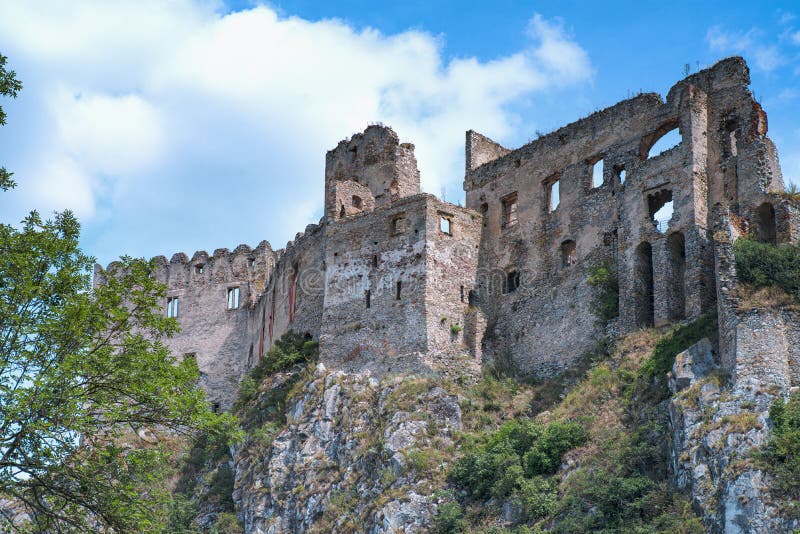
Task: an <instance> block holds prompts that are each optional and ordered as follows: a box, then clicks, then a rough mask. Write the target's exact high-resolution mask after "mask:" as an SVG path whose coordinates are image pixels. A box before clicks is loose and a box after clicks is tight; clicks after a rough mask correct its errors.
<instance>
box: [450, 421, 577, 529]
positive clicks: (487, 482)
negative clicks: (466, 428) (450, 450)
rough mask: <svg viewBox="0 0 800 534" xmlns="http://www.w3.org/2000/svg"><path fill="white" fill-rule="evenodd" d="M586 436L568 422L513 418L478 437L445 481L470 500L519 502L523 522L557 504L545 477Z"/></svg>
mask: <svg viewBox="0 0 800 534" xmlns="http://www.w3.org/2000/svg"><path fill="white" fill-rule="evenodd" d="M588 437H589V436H588V433H587V431H586V430H585V429H584V428H583V427H582V426H581V425H579V424H577V423H574V422H571V421H566V422H561V421H556V422H553V423H550V424H548V425H543V424H541V423H537V422H534V421H529V420H513V421H510V422H508V423H506V424H504V425H503V426H502V427H500V429H498V430H497V431H496V432H494V433H492V434H489V435H485V436H483V440H484V443H483V445H481V446H479V447H476V448H475V449H474V450H473V451H471V452H470V453H468V454H467V455H466V456H464V457H463V458H461V459H460V460H458V461H457V462H456V463H455V464H454V465H453V467H452V468H451V470H450V479H451V480H452V481H453V482H455V483H456V484H458V485H459V486H461V487H463V488H464V489H466V490H467V492H468V494H469V496H470V498H472V499H474V500H479V499H488V498H496V499H506V498H509V499H511V500H512V501H514V502H516V503H517V504H519V505H520V507H521V508H522V510H523V511H524V515H525V518H526V520H530V519H538V518H542V517H546V516H547V515H549V514H550V513H552V511H553V510H554V509H555V506H556V502H557V498H556V483H555V481H554V480H553V479H552V477H551V476H550V475H552V474H553V473H555V471H556V470H557V469H558V467H559V466H560V465H561V458H562V456H563V455H564V453H566V452H567V451H569V450H570V449H573V448H575V447H577V446H579V445H582V444H583V443H585V442H586V440H587V439H588Z"/></svg>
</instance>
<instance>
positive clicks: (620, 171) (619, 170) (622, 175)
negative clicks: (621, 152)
mask: <svg viewBox="0 0 800 534" xmlns="http://www.w3.org/2000/svg"><path fill="white" fill-rule="evenodd" d="M614 173H615V174H616V175H617V179H618V180H619V185H623V184H624V183H625V179H626V178H627V177H628V173H627V171H625V167H614Z"/></svg>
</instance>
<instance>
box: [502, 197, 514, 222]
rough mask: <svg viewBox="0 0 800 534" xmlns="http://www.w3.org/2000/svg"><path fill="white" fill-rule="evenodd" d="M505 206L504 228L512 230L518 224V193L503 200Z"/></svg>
mask: <svg viewBox="0 0 800 534" xmlns="http://www.w3.org/2000/svg"><path fill="white" fill-rule="evenodd" d="M501 202H502V204H503V221H502V227H503V228H510V227H512V226H514V225H515V224H517V193H511V194H510V195H506V196H505V197H503V198H502V200H501Z"/></svg>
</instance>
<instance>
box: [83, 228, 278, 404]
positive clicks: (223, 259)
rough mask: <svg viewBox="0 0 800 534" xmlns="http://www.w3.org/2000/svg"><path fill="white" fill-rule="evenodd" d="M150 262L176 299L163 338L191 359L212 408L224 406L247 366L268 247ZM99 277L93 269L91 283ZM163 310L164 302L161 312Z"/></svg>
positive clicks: (268, 267)
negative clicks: (175, 327) (173, 329)
mask: <svg viewBox="0 0 800 534" xmlns="http://www.w3.org/2000/svg"><path fill="white" fill-rule="evenodd" d="M154 261H155V264H156V277H157V279H158V280H159V281H160V282H162V283H164V284H165V285H166V286H167V297H168V298H178V316H177V321H178V323H179V325H180V327H181V330H180V332H179V333H178V334H177V335H176V336H175V337H173V338H172V339H170V340H169V345H170V348H171V349H172V351H173V354H175V355H176V356H178V357H194V358H195V359H196V360H197V365H198V367H199V368H200V373H201V377H200V385H201V386H202V387H203V388H204V389H205V390H206V392H207V393H208V398H209V401H210V402H211V403H212V405H214V406H215V407H216V408H218V409H227V408H229V407H230V406H231V404H232V403H233V400H234V399H235V396H236V391H237V385H238V383H239V381H240V380H241V378H242V376H243V374H244V372H245V371H246V370H247V369H248V368H249V366H250V365H251V364H252V358H253V355H252V353H251V352H249V347H250V346H251V343H252V339H253V337H254V335H255V328H254V325H253V324H252V321H251V317H252V311H253V309H254V306H255V304H256V298H257V295H258V294H259V293H260V292H261V291H263V288H264V286H265V281H266V278H267V276H268V273H269V272H271V271H272V269H273V266H274V261H275V257H274V253H273V252H272V249H271V248H270V246H269V244H268V243H267V242H266V241H263V242H262V243H261V244H260V245H259V246H258V247H256V248H255V249H251V248H250V247H248V246H247V245H239V246H238V247H236V249H235V250H234V251H233V252H230V251H229V250H228V249H224V248H221V249H217V250H215V251H214V254H213V255H211V256H209V255H208V253H207V252H205V251H199V252H196V253H195V254H194V255H193V256H192V259H191V260H190V259H189V258H188V257H187V256H186V254H184V253H177V254H174V255H173V256H172V259H171V260H170V261H167V259H166V258H165V257H163V256H158V257H156V258H154ZM112 265H113V264H112ZM110 268H111V265H109V269H110ZM102 273H103V270H102V269H101V268H100V267H99V266H96V267H95V283H96V284H97V283H101V281H102ZM234 288H238V289H239V306H238V307H237V308H233V309H228V291H229V290H232V289H234ZM166 307H167V303H166V301H165V302H164V313H166Z"/></svg>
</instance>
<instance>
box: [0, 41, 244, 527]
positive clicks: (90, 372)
mask: <svg viewBox="0 0 800 534" xmlns="http://www.w3.org/2000/svg"><path fill="white" fill-rule="evenodd" d="M4 63H5V58H3V57H2V56H0V67H2V66H3V65H4ZM19 88H20V85H19V83H18V82H17V81H16V80H15V79H14V73H13V72H6V71H5V70H4V69H2V68H0V93H2V94H5V95H11V96H14V95H16V91H18V90H19ZM0 118H2V119H4V115H0ZM3 179H4V180H5V181H4V182H2V183H3V188H4V189H5V188H8V187H13V183H12V182H10V178H9V177H8V175H4V178H3ZM79 234H80V225H79V223H78V221H77V219H76V218H75V217H74V216H73V215H72V213H70V212H69V211H65V212H62V213H57V214H55V216H54V217H53V218H52V219H49V220H44V219H43V218H42V217H41V216H40V215H39V214H38V213H36V212H32V213H31V214H30V215H29V216H28V217H26V218H25V219H24V221H22V224H21V225H20V226H19V227H14V226H10V225H6V224H0V495H2V496H3V497H7V498H10V499H12V500H13V501H14V502H16V503H18V504H21V505H22V506H24V508H25V509H26V511H27V512H28V514H29V516H30V517H31V521H30V523H29V524H28V525H27V526H24V527H23V528H29V529H30V530H33V531H35V532H92V531H104V530H109V529H113V530H115V531H117V532H131V531H138V532H141V531H152V530H153V529H154V528H155V525H157V524H160V522H162V521H163V520H164V516H165V515H166V514H167V513H168V511H167V509H166V507H165V501H166V495H167V489H166V484H165V480H166V474H165V473H166V470H167V468H168V464H167V461H166V460H167V457H168V451H167V448H166V446H165V445H163V444H158V443H156V444H151V445H150V446H147V447H143V446H142V444H143V443H144V441H142V440H141V439H139V438H138V437H137V434H138V433H139V432H142V431H144V430H149V431H162V430H167V431H169V435H170V436H174V435H175V433H178V434H186V433H191V432H193V431H195V430H196V429H201V428H202V429H205V430H207V431H212V432H222V431H223V430H226V429H228V428H230V426H231V419H230V418H229V417H228V416H221V417H219V416H216V415H214V414H212V413H211V412H210V411H209V409H208V406H207V402H206V400H205V396H204V394H203V392H202V391H201V390H200V389H199V388H198V387H197V379H198V377H199V372H198V370H197V366H196V364H195V363H194V361H192V360H186V361H183V362H178V361H176V359H175V358H174V357H173V356H172V355H171V354H170V352H169V349H168V348H167V347H166V345H165V344H164V340H165V339H166V338H167V337H168V336H170V335H172V334H174V333H175V332H176V331H177V329H178V325H177V323H176V322H175V320H174V319H168V318H166V317H164V316H163V315H164V314H163V313H162V304H163V298H164V296H165V291H166V288H165V287H164V286H163V285H162V284H160V283H158V282H157V281H156V279H155V277H154V276H153V265H152V264H151V263H150V262H147V261H145V260H140V259H132V258H127V257H124V258H122V261H121V262H119V263H118V265H117V267H116V268H115V269H112V270H111V271H110V272H109V273H108V274H107V276H106V277H105V283H104V284H101V285H99V286H98V287H96V288H94V289H93V288H92V272H93V265H94V260H93V259H92V258H91V257H89V256H87V255H86V254H84V253H83V252H82V251H81V250H80V248H79V246H78V238H79ZM151 441H152V440H151ZM167 441H168V440H164V441H162V442H161V443H166V442H167ZM3 521H6V519H5V518H4V516H2V515H0V530H1V531H6V530H9V529H10V528H11V525H9V524H4V523H3Z"/></svg>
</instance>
